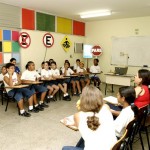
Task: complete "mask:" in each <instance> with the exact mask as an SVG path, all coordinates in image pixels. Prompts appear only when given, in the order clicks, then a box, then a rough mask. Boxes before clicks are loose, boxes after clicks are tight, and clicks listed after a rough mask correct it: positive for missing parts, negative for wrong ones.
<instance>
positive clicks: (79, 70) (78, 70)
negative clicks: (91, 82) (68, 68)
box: [77, 67, 86, 73]
mask: <svg viewBox="0 0 150 150" xmlns="http://www.w3.org/2000/svg"><path fill="white" fill-rule="evenodd" d="M84 70H85V71H86V68H83V69H81V68H80V67H78V68H77V73H79V72H84Z"/></svg>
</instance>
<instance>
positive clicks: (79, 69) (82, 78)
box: [77, 67, 89, 80]
mask: <svg viewBox="0 0 150 150" xmlns="http://www.w3.org/2000/svg"><path fill="white" fill-rule="evenodd" d="M84 71H86V68H80V67H78V68H77V73H80V72H84ZM88 78H89V77H88V76H86V75H85V76H80V77H79V78H78V80H86V79H88Z"/></svg>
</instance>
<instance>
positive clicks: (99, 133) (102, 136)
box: [78, 105, 117, 150]
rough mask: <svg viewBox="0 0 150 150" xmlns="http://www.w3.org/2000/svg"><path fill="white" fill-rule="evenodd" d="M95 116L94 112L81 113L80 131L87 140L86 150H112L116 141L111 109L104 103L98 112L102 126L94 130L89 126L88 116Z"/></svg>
mask: <svg viewBox="0 0 150 150" xmlns="http://www.w3.org/2000/svg"><path fill="white" fill-rule="evenodd" d="M88 116H93V112H80V113H79V127H78V128H79V131H80V133H81V135H82V137H83V139H84V141H85V148H84V150H110V149H111V148H112V147H113V145H114V144H115V143H116V141H117V139H116V135H115V129H114V126H113V116H112V113H111V112H110V110H109V109H108V108H107V107H106V106H105V105H103V107H102V108H101V110H100V112H99V113H98V114H96V116H97V117H98V118H99V123H100V126H99V127H98V128H97V130H95V131H93V130H91V129H89V128H88V126H87V117H88Z"/></svg>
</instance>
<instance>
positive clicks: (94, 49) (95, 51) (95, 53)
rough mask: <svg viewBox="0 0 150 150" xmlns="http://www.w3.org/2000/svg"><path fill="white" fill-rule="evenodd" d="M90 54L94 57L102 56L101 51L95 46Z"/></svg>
mask: <svg viewBox="0 0 150 150" xmlns="http://www.w3.org/2000/svg"><path fill="white" fill-rule="evenodd" d="M92 54H93V55H94V56H100V55H101V54H102V49H101V47H100V46H99V45H95V46H93V47H92Z"/></svg>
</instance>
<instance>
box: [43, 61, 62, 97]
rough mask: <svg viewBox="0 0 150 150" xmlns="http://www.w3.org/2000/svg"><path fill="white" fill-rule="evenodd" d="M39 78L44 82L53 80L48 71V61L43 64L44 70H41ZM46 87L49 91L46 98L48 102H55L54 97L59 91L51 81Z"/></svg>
mask: <svg viewBox="0 0 150 150" xmlns="http://www.w3.org/2000/svg"><path fill="white" fill-rule="evenodd" d="M41 77H42V79H45V80H51V79H53V78H52V73H51V70H49V62H48V61H46V62H45V63H44V69H42V70H41ZM46 87H47V89H48V90H49V92H48V96H47V98H48V99H50V100H55V99H54V95H55V94H56V93H57V91H58V90H59V87H58V86H57V85H55V84H54V82H53V81H50V82H47V84H46Z"/></svg>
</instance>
